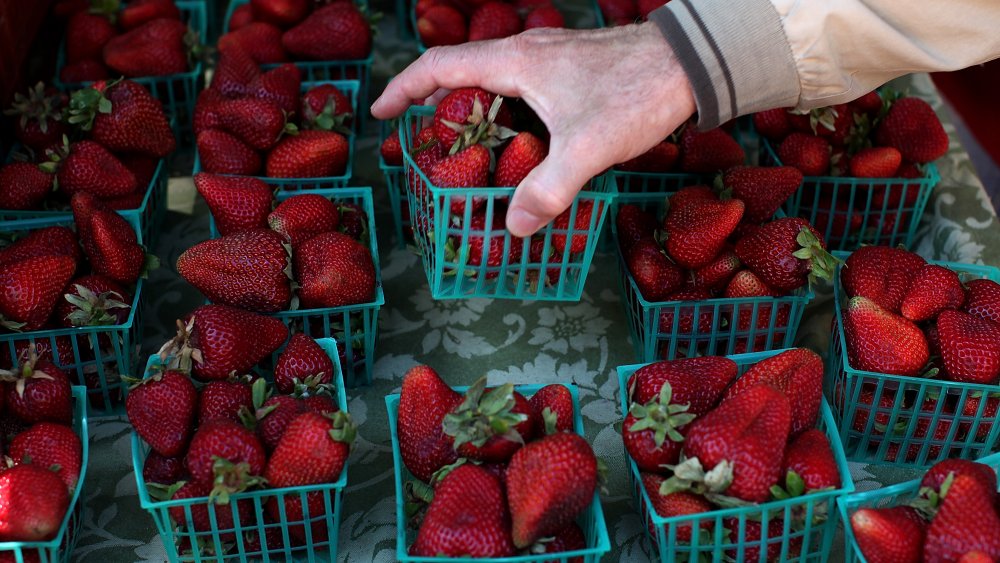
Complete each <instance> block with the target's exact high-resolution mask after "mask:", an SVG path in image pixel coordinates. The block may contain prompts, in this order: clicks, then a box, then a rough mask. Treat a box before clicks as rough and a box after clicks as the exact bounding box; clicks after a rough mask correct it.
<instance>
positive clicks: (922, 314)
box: [900, 264, 965, 323]
mask: <svg viewBox="0 0 1000 563" xmlns="http://www.w3.org/2000/svg"><path fill="white" fill-rule="evenodd" d="M963 303H965V288H964V287H962V280H960V279H959V278H958V274H956V273H955V272H953V271H951V270H949V269H948V268H945V267H942V266H936V265H933V264H928V265H926V266H924V267H923V268H921V269H920V270H917V272H916V273H915V274H914V276H913V282H912V283H911V284H910V289H909V290H908V291H907V292H906V295H905V296H904V297H903V302H902V304H901V305H900V311H901V312H902V313H903V316H904V317H906V318H908V319H910V320H911V321H913V322H918V323H919V322H922V321H927V320H931V319H933V318H934V317H936V316H937V315H938V313H940V312H941V311H944V310H945V309H960V308H961V307H962V304H963Z"/></svg>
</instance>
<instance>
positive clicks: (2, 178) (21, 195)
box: [0, 162, 55, 210]
mask: <svg viewBox="0 0 1000 563" xmlns="http://www.w3.org/2000/svg"><path fill="white" fill-rule="evenodd" d="M53 180H55V177H54V176H53V175H52V174H49V173H46V172H45V171H44V170H43V169H42V168H41V167H40V166H38V165H37V164H33V163H31V162H12V163H10V164H6V165H4V166H2V167H0V209H14V210H29V209H40V208H41V206H42V203H43V202H44V201H45V198H46V197H48V195H49V194H50V193H52V186H53Z"/></svg>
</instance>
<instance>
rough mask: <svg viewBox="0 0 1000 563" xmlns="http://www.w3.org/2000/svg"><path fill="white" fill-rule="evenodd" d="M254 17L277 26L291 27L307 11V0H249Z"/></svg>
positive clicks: (303, 17)
mask: <svg viewBox="0 0 1000 563" xmlns="http://www.w3.org/2000/svg"><path fill="white" fill-rule="evenodd" d="M250 7H251V9H252V10H253V15H254V18H256V19H258V20H260V21H265V22H268V23H272V24H274V25H277V26H279V27H291V26H293V25H295V24H297V23H299V22H300V21H302V20H303V19H305V17H306V14H308V13H309V7H310V6H309V0H250Z"/></svg>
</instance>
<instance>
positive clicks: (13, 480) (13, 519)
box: [0, 463, 70, 542]
mask: <svg viewBox="0 0 1000 563" xmlns="http://www.w3.org/2000/svg"><path fill="white" fill-rule="evenodd" d="M0 498H3V499H4V506H5V507H6V508H7V510H5V511H4V514H3V516H2V517H0V542H9V541H25V542H40V541H47V540H51V539H53V538H55V537H56V534H57V533H58V532H59V529H60V527H61V526H62V522H63V518H64V517H65V516H66V511H67V510H68V509H69V500H70V499H69V493H67V492H66V484H65V483H63V481H62V479H60V478H59V476H58V475H57V474H56V473H55V472H54V471H50V470H49V469H47V468H43V467H42V466H41V465H37V464H32V463H25V464H21V465H15V466H14V467H12V468H10V469H7V470H5V471H4V472H2V473H0Z"/></svg>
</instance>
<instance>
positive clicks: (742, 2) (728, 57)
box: [650, 0, 1000, 128]
mask: <svg viewBox="0 0 1000 563" xmlns="http://www.w3.org/2000/svg"><path fill="white" fill-rule="evenodd" d="M650 20H651V21H653V22H655V23H656V24H657V25H658V26H659V28H660V30H661V31H662V32H663V34H664V36H665V37H666V39H667V41H668V42H669V43H670V45H671V47H672V48H673V49H674V51H675V53H676V54H677V56H678V58H679V60H680V61H681V64H682V66H683V67H684V70H685V71H686V72H687V74H688V79H689V80H690V81H691V85H692V88H693V89H694V93H695V99H696V102H697V105H698V116H699V126H700V127H701V128H710V127H714V126H717V125H719V124H721V123H724V122H726V121H728V120H729V119H731V118H733V117H737V116H739V115H745V114H748V113H752V112H755V111H760V110H764V109H770V108H775V107H798V108H801V109H810V108H814V107H822V106H827V105H831V104H836V103H842V102H846V101H850V100H853V99H855V98H857V97H859V96H861V95H863V94H865V93H866V92H869V91H871V90H873V89H874V88H877V87H878V86H881V85H882V84H884V83H886V82H888V81H889V80H892V79H893V78H896V77H897V76H902V75H904V74H908V73H911V72H921V71H926V72H930V71H947V70H956V69H960V68H965V67H968V66H972V65H975V64H979V63H982V62H985V61H988V60H991V59H995V58H998V57H1000V0H949V1H946V2H916V1H913V0H737V1H733V0H673V1H672V2H670V3H669V4H667V5H666V6H664V7H662V8H659V9H657V10H655V11H654V12H653V13H652V14H650Z"/></svg>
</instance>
